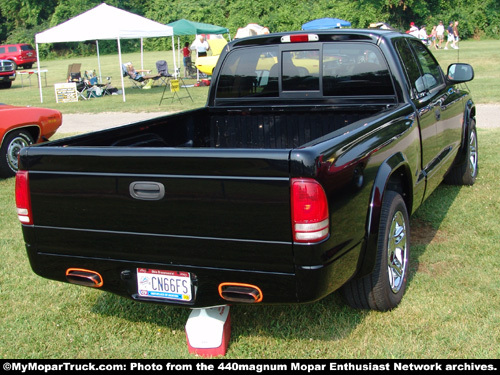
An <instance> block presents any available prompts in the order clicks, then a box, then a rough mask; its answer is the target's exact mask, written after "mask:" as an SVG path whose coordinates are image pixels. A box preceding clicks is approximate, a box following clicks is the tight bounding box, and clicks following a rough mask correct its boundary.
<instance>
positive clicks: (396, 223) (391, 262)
mask: <svg viewBox="0 0 500 375" xmlns="http://www.w3.org/2000/svg"><path fill="white" fill-rule="evenodd" d="M406 251H407V236H406V222H405V218H404V216H403V214H402V213H401V212H400V211H398V212H396V213H395V214H394V216H393V218H392V223H391V229H390V231H389V239H388V243H387V273H388V276H389V285H390V287H391V290H392V292H393V293H398V292H399V291H400V290H401V286H402V285H403V282H404V279H405V274H406V266H407V263H408V257H407V253H406Z"/></svg>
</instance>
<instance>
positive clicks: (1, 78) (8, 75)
mask: <svg viewBox="0 0 500 375" xmlns="http://www.w3.org/2000/svg"><path fill="white" fill-rule="evenodd" d="M15 79H16V68H15V64H14V63H13V62H12V61H10V60H0V89H8V88H9V87H11V86H12V81H14V80H15Z"/></svg>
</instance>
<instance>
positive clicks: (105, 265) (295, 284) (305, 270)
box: [26, 245, 361, 308]
mask: <svg viewBox="0 0 500 375" xmlns="http://www.w3.org/2000/svg"><path fill="white" fill-rule="evenodd" d="M26 248H27V251H28V256H29V259H30V263H31V267H32V269H33V271H34V272H35V273H37V274H38V275H40V276H42V277H45V278H48V279H53V280H57V281H61V282H69V281H68V279H67V278H66V271H67V270H68V269H75V268H76V269H85V270H90V271H92V272H95V273H96V274H99V276H101V277H102V281H103V282H102V286H100V287H99V289H101V290H103V291H106V292H110V293H114V294H117V295H121V296H124V297H128V298H131V299H133V300H136V301H141V302H151V303H161V304H168V305H177V306H185V307H191V308H192V307H208V306H216V305H223V304H246V303H245V302H236V303H235V302H234V301H229V302H228V301H227V300H225V299H224V298H222V297H221V296H220V295H219V286H220V285H221V284H223V283H238V284H248V285H254V286H256V287H257V288H258V289H259V290H261V291H262V300H261V301H259V302H258V303H263V304H294V303H306V302H313V301H316V300H319V299H321V298H323V297H325V296H327V295H328V294H330V293H332V292H333V291H335V290H336V289H338V288H340V287H341V286H342V285H343V284H344V283H345V282H346V281H347V280H348V279H349V278H350V277H351V276H352V275H353V274H354V272H355V270H356V266H357V263H358V257H359V254H360V248H361V245H359V246H356V247H354V248H352V249H351V250H350V251H348V252H346V253H344V254H343V255H342V256H341V257H339V258H337V259H335V260H334V261H332V262H330V263H329V264H326V265H323V266H319V267H299V268H297V270H296V272H294V273H284V272H262V271H254V270H235V269H220V268H213V267H193V266H182V265H173V264H162V263H146V262H135V261H124V260H113V259H104V258H90V257H79V256H68V255H59V254H49V253H38V252H37V251H35V250H34V249H33V248H31V247H30V246H29V245H26ZM139 268H148V269H155V270H164V271H181V272H189V274H190V278H191V283H192V296H193V298H192V300H191V301H187V302H183V301H171V300H165V299H155V298H148V297H146V298H145V297H142V296H141V295H140V294H139V293H138V282H137V269H139Z"/></svg>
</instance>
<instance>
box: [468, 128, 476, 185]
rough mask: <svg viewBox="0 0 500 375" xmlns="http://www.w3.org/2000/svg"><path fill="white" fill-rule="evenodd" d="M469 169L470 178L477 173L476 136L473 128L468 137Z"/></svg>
mask: <svg viewBox="0 0 500 375" xmlns="http://www.w3.org/2000/svg"><path fill="white" fill-rule="evenodd" d="M469 169H470V175H471V177H472V178H474V177H476V175H477V137H476V132H475V129H474V130H473V131H471V133H470V139H469Z"/></svg>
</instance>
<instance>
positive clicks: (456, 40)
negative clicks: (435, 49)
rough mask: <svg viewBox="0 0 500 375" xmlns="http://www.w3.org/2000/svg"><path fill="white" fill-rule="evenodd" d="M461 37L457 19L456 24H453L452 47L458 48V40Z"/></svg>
mask: <svg viewBox="0 0 500 375" xmlns="http://www.w3.org/2000/svg"><path fill="white" fill-rule="evenodd" d="M459 40H460V38H459V37H458V21H455V24H454V25H453V42H454V43H452V45H451V47H452V48H455V49H458V41H459Z"/></svg>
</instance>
